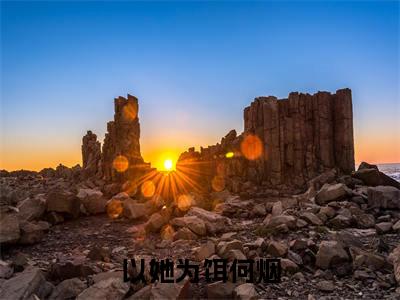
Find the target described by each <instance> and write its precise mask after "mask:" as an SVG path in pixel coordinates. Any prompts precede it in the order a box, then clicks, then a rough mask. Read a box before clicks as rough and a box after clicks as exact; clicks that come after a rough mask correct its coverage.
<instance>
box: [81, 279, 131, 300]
mask: <svg viewBox="0 0 400 300" xmlns="http://www.w3.org/2000/svg"><path fill="white" fill-rule="evenodd" d="M128 290H129V283H127V282H124V281H123V279H122V278H115V277H114V278H109V279H106V280H102V281H99V282H97V283H95V284H94V285H92V286H91V287H89V288H87V289H86V290H84V291H83V292H82V293H80V294H79V295H78V297H77V298H76V299H77V300H86V299H87V300H91V299H115V300H122V299H123V298H124V297H125V295H126V294H127V293H128Z"/></svg>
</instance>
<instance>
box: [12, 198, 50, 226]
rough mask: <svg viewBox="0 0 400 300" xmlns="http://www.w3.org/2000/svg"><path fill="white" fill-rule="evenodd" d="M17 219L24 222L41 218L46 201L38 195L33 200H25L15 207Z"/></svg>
mask: <svg viewBox="0 0 400 300" xmlns="http://www.w3.org/2000/svg"><path fill="white" fill-rule="evenodd" d="M17 208H18V210H19V212H18V217H20V218H21V219H22V220H26V221H34V220H39V219H41V218H42V216H43V214H44V213H45V211H46V199H45V198H44V197H43V195H41V194H39V195H37V196H36V197H35V198H32V199H31V198H27V199H25V200H23V201H22V202H20V203H19V204H18V206H17Z"/></svg>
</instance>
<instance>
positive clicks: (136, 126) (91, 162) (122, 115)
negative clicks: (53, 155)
mask: <svg viewBox="0 0 400 300" xmlns="http://www.w3.org/2000/svg"><path fill="white" fill-rule="evenodd" d="M114 111H115V113H114V120H113V121H110V122H108V124H107V133H106V135H105V138H104V143H103V148H102V151H101V146H100V142H98V141H97V136H96V135H95V134H93V133H92V132H91V131H88V132H87V134H86V135H85V136H84V137H83V139H82V161H83V178H86V179H87V178H93V177H97V178H102V179H104V180H105V181H106V182H124V181H126V180H127V179H130V180H132V179H134V178H138V177H140V176H141V175H142V174H143V173H145V172H146V171H148V170H149V167H150V164H146V163H144V161H143V158H142V156H141V153H140V143H139V139H140V123H139V117H138V112H139V105H138V99H137V98H136V97H134V96H131V95H129V94H128V97H127V98H124V97H121V96H120V97H118V98H115V99H114Z"/></svg>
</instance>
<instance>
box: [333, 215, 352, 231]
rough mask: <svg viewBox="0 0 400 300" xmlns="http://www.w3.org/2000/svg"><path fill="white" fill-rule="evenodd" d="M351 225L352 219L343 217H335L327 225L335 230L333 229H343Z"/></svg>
mask: <svg viewBox="0 0 400 300" xmlns="http://www.w3.org/2000/svg"><path fill="white" fill-rule="evenodd" d="M351 223H352V219H351V218H349V217H346V216H345V215H337V216H336V217H334V218H333V219H331V220H330V221H329V222H328V224H329V226H331V227H333V228H335V229H343V228H347V227H350V226H351Z"/></svg>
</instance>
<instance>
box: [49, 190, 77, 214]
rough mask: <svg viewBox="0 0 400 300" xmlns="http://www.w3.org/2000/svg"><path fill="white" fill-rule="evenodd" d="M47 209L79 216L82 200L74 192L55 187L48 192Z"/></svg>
mask: <svg viewBox="0 0 400 300" xmlns="http://www.w3.org/2000/svg"><path fill="white" fill-rule="evenodd" d="M47 211H50V212H52V211H54V212H58V213H64V214H66V215H68V216H71V217H73V218H77V217H78V216H79V212H80V200H79V198H78V197H77V196H76V195H75V194H74V193H72V192H68V191H64V190H57V189H54V190H52V191H51V192H49V193H48V194H47Z"/></svg>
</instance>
